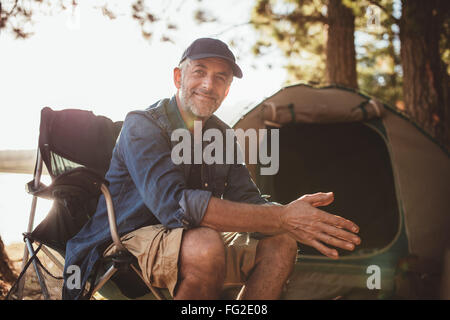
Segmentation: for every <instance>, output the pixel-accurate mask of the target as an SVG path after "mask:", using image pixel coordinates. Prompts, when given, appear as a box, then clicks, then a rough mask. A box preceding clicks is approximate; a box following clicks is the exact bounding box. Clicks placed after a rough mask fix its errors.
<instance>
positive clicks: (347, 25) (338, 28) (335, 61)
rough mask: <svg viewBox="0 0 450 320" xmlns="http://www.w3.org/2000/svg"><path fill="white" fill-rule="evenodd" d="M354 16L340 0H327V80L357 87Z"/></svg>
mask: <svg viewBox="0 0 450 320" xmlns="http://www.w3.org/2000/svg"><path fill="white" fill-rule="evenodd" d="M354 32H355V16H354V15H353V12H352V10H351V9H349V8H347V7H346V6H344V5H343V4H342V1H341V0H329V1H328V36H327V49H326V55H327V58H326V61H327V62H326V76H327V82H329V83H335V84H339V85H343V86H346V87H350V88H354V89H357V88H358V82H357V76H356V56H355V55H356V52H355V37H354Z"/></svg>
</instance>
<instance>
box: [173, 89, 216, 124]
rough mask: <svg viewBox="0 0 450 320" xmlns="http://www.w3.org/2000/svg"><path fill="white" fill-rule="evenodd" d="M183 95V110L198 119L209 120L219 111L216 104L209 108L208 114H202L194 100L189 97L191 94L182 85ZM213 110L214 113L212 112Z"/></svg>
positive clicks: (181, 96) (181, 99) (181, 98)
mask: <svg viewBox="0 0 450 320" xmlns="http://www.w3.org/2000/svg"><path fill="white" fill-rule="evenodd" d="M180 89H181V90H180V91H181V94H180V101H181V104H182V106H181V107H182V108H183V109H184V110H186V111H189V112H191V113H192V114H193V115H194V116H196V117H198V118H208V117H210V116H211V115H212V114H213V113H214V111H216V110H217V107H216V106H215V105H214V104H211V105H209V106H208V109H207V114H204V113H202V112H201V111H200V110H199V108H198V107H197V105H196V104H195V102H194V101H193V99H192V98H190V97H189V96H188V94H189V92H188V91H187V90H186V88H185V86H184V85H183V84H182V85H181V88H180ZM211 110H212V112H210V111H211Z"/></svg>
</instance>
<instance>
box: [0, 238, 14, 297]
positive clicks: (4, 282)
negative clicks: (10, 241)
mask: <svg viewBox="0 0 450 320" xmlns="http://www.w3.org/2000/svg"><path fill="white" fill-rule="evenodd" d="M16 279H17V276H16V274H15V272H14V271H13V268H12V267H11V262H10V261H9V258H8V255H7V254H6V250H5V245H4V244H3V241H2V238H1V237H0V297H1V296H3V295H5V294H6V293H7V292H8V290H9V285H11V284H13V283H14V281H16Z"/></svg>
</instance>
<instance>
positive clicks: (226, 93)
mask: <svg viewBox="0 0 450 320" xmlns="http://www.w3.org/2000/svg"><path fill="white" fill-rule="evenodd" d="M230 88H231V83H230V84H229V86H228V88H227V90H226V91H225V97H224V99H225V98H226V97H227V95H228V92H230Z"/></svg>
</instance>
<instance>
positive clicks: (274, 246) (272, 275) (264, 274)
mask: <svg viewBox="0 0 450 320" xmlns="http://www.w3.org/2000/svg"><path fill="white" fill-rule="evenodd" d="M296 256H297V242H296V241H295V240H294V239H292V238H291V237H289V236H287V235H277V236H273V237H269V238H264V239H262V240H260V241H259V243H258V247H257V249H256V262H255V267H254V268H253V271H252V273H251V275H250V277H249V279H248V281H247V283H246V284H245V287H244V288H243V290H242V291H241V293H240V294H239V297H238V299H243V300H263V299H279V297H280V295H281V291H282V289H283V286H284V284H285V283H286V281H287V279H288V277H289V276H290V274H291V273H292V271H293V268H294V264H295V258H296Z"/></svg>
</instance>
